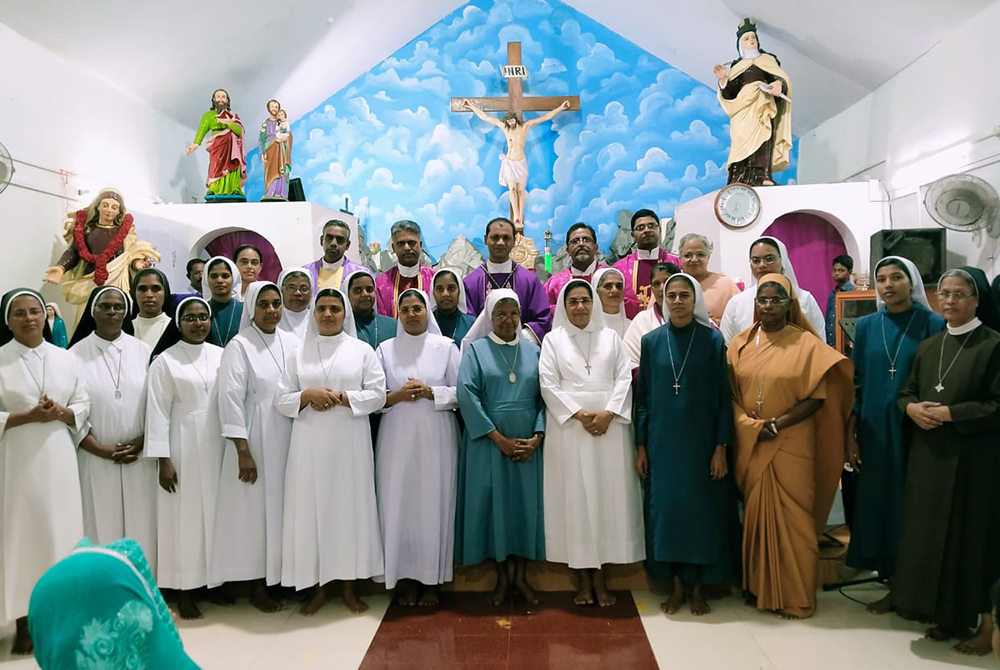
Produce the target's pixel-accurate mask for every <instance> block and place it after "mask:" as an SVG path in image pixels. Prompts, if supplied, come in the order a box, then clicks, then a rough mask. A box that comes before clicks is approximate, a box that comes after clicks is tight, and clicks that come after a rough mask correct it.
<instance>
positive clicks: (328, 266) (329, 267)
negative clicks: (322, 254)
mask: <svg viewBox="0 0 1000 670" xmlns="http://www.w3.org/2000/svg"><path fill="white" fill-rule="evenodd" d="M322 260H323V269H324V270H327V271H329V272H336V271H337V270H339V269H340V268H342V267H343V266H344V256H341V257H340V260H339V261H337V262H335V263H327V262H326V259H325V258H324V259H322Z"/></svg>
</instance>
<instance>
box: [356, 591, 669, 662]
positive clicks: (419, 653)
mask: <svg viewBox="0 0 1000 670" xmlns="http://www.w3.org/2000/svg"><path fill="white" fill-rule="evenodd" d="M615 595H616V596H617V597H618V602H617V603H616V604H615V605H614V606H612V607H607V608H600V607H596V606H591V607H577V606H576V605H574V604H573V594H572V593H544V594H542V596H543V603H542V605H541V606H540V607H538V608H536V611H529V609H528V605H527V603H526V602H525V601H524V599H523V598H519V597H515V599H514V602H513V603H508V604H506V605H503V606H501V607H498V608H497V607H489V606H488V605H486V603H485V596H486V594H484V593H443V594H441V600H442V602H441V606H440V607H438V608H434V609H431V610H424V609H421V608H419V607H401V606H400V605H398V604H397V603H396V602H395V601H393V603H392V605H390V606H389V610H388V611H387V612H386V614H385V617H384V618H383V619H382V625H381V626H380V627H379V629H378V632H377V633H376V634H375V639H374V640H372V644H371V646H370V647H369V648H368V653H367V655H366V656H365V658H364V661H363V662H362V663H361V670H382V669H384V668H396V669H399V668H414V669H416V668H435V669H437V668H441V669H445V668H448V669H458V668H475V669H476V670H520V669H521V668H524V669H526V670H527V669H530V670H562V669H566V670H590V669H591V668H594V669H597V668H613V669H614V670H645V669H647V668H649V669H651V670H652V669H655V668H656V667H657V665H656V660H655V658H654V657H653V650H652V648H651V647H650V646H649V640H647V639H646V631H645V629H643V627H642V622H641V621H640V620H639V613H638V612H637V611H636V608H635V602H634V601H633V600H632V596H631V594H629V593H627V592H626V593H616V594H615Z"/></svg>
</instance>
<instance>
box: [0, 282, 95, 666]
mask: <svg viewBox="0 0 1000 670" xmlns="http://www.w3.org/2000/svg"><path fill="white" fill-rule="evenodd" d="M0 311H2V313H3V324H2V327H0V344H2V345H3V346H0V494H2V495H0V623H6V622H8V621H14V620H15V619H16V620H17V637H16V639H15V641H14V649H13V651H14V653H15V654H29V653H31V636H30V635H29V633H28V622H27V615H28V601H29V599H30V597H31V590H32V589H33V588H34V586H35V582H37V581H38V578H39V577H41V576H42V573H44V572H45V571H46V570H48V569H49V568H50V567H51V566H52V565H54V564H55V563H56V562H57V561H59V560H61V559H63V558H65V557H66V556H69V553H70V552H71V551H72V550H73V547H75V546H76V543H77V542H79V541H80V537H81V536H82V535H83V509H82V507H81V504H80V475H79V473H78V471H77V464H76V453H75V448H76V442H75V439H74V434H75V433H77V432H79V431H80V430H81V429H82V428H83V426H84V425H85V422H86V420H87V415H88V414H89V413H90V400H89V399H88V397H87V390H86V388H85V386H84V384H83V380H82V379H81V378H80V373H79V366H78V365H77V362H76V357H75V356H73V354H71V353H70V352H68V351H66V350H65V349H62V348H60V347H57V346H55V345H54V344H51V343H49V342H47V341H45V340H44V339H43V333H44V332H45V330H46V329H45V301H44V300H43V299H42V296H41V295H40V294H39V293H38V292H37V291H32V290H29V289H17V290H14V291H11V292H10V293H8V294H7V295H5V296H4V298H3V301H2V303H0Z"/></svg>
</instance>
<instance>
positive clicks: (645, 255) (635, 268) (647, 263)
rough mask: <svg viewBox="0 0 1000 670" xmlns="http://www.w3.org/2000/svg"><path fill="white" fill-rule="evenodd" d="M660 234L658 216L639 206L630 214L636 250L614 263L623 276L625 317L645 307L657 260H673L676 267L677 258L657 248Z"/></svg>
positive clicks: (633, 316) (647, 303) (679, 263)
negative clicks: (637, 209)
mask: <svg viewBox="0 0 1000 670" xmlns="http://www.w3.org/2000/svg"><path fill="white" fill-rule="evenodd" d="M660 237H661V235H660V217H658V216H657V215H656V212H654V211H653V210H651V209H640V210H639V211H637V212H636V213H635V214H633V215H632V239H633V240H635V246H636V250H635V251H633V252H632V253H630V254H629V255H628V256H626V257H625V258H622V259H621V260H619V261H618V262H617V263H615V265H614V267H615V269H616V270H619V271H621V273H622V276H624V277H625V316H627V317H628V318H629V319H634V318H635V315H636V314H638V313H639V312H641V311H643V310H644V309H646V308H647V307H648V306H649V285H650V283H651V282H650V276H651V275H652V273H653V267H654V266H655V265H656V264H657V263H659V262H663V263H673V264H674V265H676V266H677V268H678V269H680V266H681V259H680V258H678V257H677V256H674V255H673V254H671V253H667V252H666V251H664V250H663V249H661V248H660Z"/></svg>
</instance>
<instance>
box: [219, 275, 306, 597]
mask: <svg viewBox="0 0 1000 670" xmlns="http://www.w3.org/2000/svg"><path fill="white" fill-rule="evenodd" d="M281 318H282V306H281V292H280V291H279V289H278V285H277V284H274V283H272V282H268V281H256V282H253V283H252V284H250V286H249V287H247V292H246V295H245V296H244V309H243V315H242V317H241V321H240V332H239V333H238V334H237V335H236V337H234V338H233V339H232V340H231V341H230V342H229V344H227V345H226V348H225V350H224V351H223V353H222V363H221V365H220V367H219V418H220V421H221V423H222V435H223V436H224V437H225V438H226V446H225V454H224V456H223V459H222V479H221V481H220V482H219V505H218V513H217V515H216V523H215V551H214V552H213V554H212V574H211V582H212V584H221V583H223V582H237V581H248V580H254V583H253V585H252V587H251V593H250V602H251V604H252V605H253V606H254V607H256V608H257V609H259V610H261V611H262V612H277V611H278V610H280V609H283V607H282V605H281V603H280V602H278V601H277V600H275V599H274V598H272V597H271V596H270V595H269V594H268V592H267V589H266V588H265V584H266V585H267V586H274V585H277V584H279V583H280V582H281V542H282V538H281V524H282V514H283V512H282V509H283V507H284V495H285V463H286V461H287V460H288V442H289V440H290V439H291V434H292V420H291V419H289V418H288V417H286V416H284V415H282V414H281V413H280V412H279V411H278V409H277V408H276V407H275V405H274V400H275V397H276V395H277V391H278V380H280V379H281V375H282V373H284V371H285V364H286V361H287V360H288V357H289V356H290V355H292V354H293V353H294V352H295V351H297V350H298V347H299V344H300V342H299V340H298V339H297V338H296V337H295V336H294V335H291V334H289V333H287V332H285V331H282V330H281V329H280V328H279V327H278V324H279V322H280V320H281Z"/></svg>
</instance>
